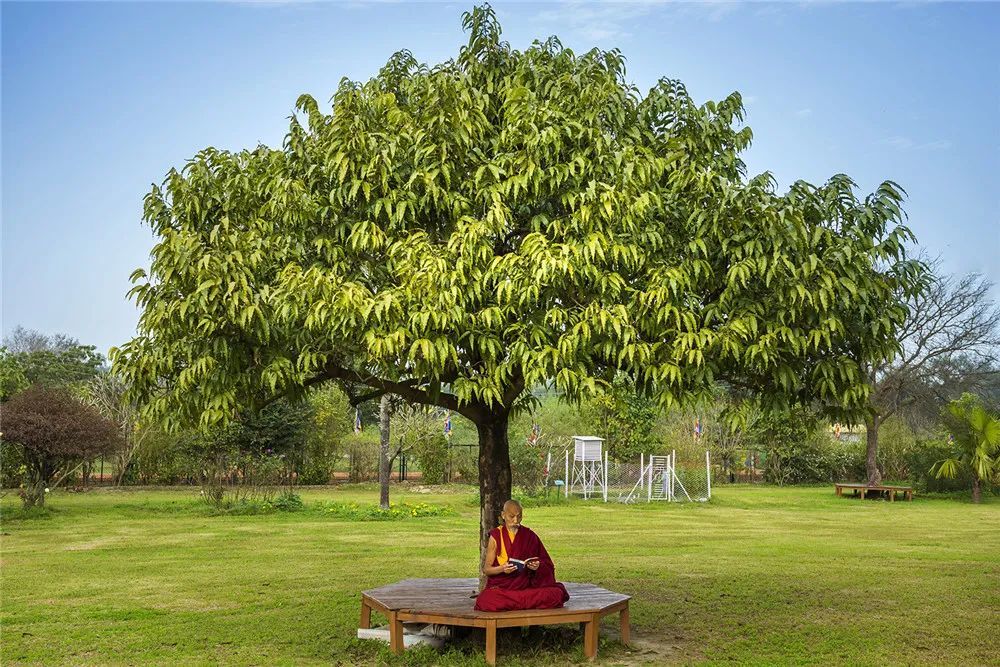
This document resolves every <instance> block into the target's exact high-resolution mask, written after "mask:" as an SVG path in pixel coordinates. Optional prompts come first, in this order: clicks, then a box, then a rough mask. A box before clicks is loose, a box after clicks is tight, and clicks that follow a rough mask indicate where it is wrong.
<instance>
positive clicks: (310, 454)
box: [299, 385, 354, 484]
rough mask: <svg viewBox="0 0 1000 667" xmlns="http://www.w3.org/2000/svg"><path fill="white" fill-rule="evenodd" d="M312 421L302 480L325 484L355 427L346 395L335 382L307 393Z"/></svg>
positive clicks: (308, 433)
mask: <svg viewBox="0 0 1000 667" xmlns="http://www.w3.org/2000/svg"><path fill="white" fill-rule="evenodd" d="M307 400H308V402H309V406H310V412H311V417H310V423H309V425H308V427H307V431H306V460H305V463H304V466H303V468H302V469H301V470H300V471H299V472H300V479H301V480H302V483H303V484H326V483H328V482H329V481H330V478H331V477H332V475H333V472H334V468H335V465H336V462H337V460H338V459H339V458H340V457H342V456H343V454H344V452H345V451H346V449H347V447H346V443H347V440H348V438H350V436H351V433H352V432H353V428H354V416H353V411H352V410H351V405H350V403H349V402H348V398H347V396H346V395H345V394H344V392H342V391H341V390H340V389H339V388H337V387H336V386H333V385H326V386H322V387H315V388H313V389H312V390H311V391H310V392H309V393H308V395H307Z"/></svg>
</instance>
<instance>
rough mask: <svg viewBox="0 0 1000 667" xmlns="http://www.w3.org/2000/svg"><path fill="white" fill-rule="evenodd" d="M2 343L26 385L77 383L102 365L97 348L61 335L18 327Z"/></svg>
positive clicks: (88, 378) (92, 375) (87, 378)
mask: <svg viewBox="0 0 1000 667" xmlns="http://www.w3.org/2000/svg"><path fill="white" fill-rule="evenodd" d="M4 345H5V347H7V349H8V350H9V352H10V354H11V356H12V357H13V359H14V360H15V361H16V362H17V364H18V365H19V366H20V369H21V372H22V373H23V374H24V377H25V379H26V380H27V382H28V384H38V383H40V384H45V385H50V386H67V385H80V384H82V383H84V382H86V381H88V380H90V379H91V378H93V377H94V376H96V375H97V374H98V373H99V372H100V370H101V368H102V367H103V366H104V356H103V355H101V354H99V353H98V352H97V348H96V347H94V346H93V345H81V344H80V341H79V340H77V339H76V338H71V337H69V336H66V335H64V334H55V335H54V336H48V335H46V334H43V333H40V332H38V331H35V330H32V329H25V328H24V327H20V326H18V327H15V328H14V330H13V331H12V332H11V334H10V335H9V336H7V337H6V338H4Z"/></svg>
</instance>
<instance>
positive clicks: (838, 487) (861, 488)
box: [833, 482, 913, 502]
mask: <svg viewBox="0 0 1000 667" xmlns="http://www.w3.org/2000/svg"><path fill="white" fill-rule="evenodd" d="M833 488H834V490H835V491H836V493H837V495H838V496H842V495H844V489H847V490H849V491H854V495H855V496H857V495H859V494H860V496H861V499H862V500H864V498H865V496H866V495H867V494H869V493H872V492H875V493H885V494H886V495H887V496H888V497H889V502H895V501H896V494H899V493H902V494H903V498H905V499H906V500H913V487H912V486H887V485H884V484H880V485H878V486H868V485H867V484H857V483H854V482H838V483H836V484H834V485H833Z"/></svg>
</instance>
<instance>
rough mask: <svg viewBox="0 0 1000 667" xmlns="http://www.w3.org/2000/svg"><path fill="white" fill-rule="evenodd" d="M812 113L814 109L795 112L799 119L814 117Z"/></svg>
mask: <svg viewBox="0 0 1000 667" xmlns="http://www.w3.org/2000/svg"><path fill="white" fill-rule="evenodd" d="M812 112H813V110H812V109H799V110H798V111H796V112H795V115H796V116H798V117H799V118H805V117H806V116H810V115H812Z"/></svg>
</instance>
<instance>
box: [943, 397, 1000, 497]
mask: <svg viewBox="0 0 1000 667" xmlns="http://www.w3.org/2000/svg"><path fill="white" fill-rule="evenodd" d="M943 416H944V422H945V428H946V429H947V430H948V432H949V433H950V434H951V439H950V442H951V444H952V446H953V450H952V455H951V456H950V457H948V458H946V459H943V460H941V461H938V462H937V463H935V464H934V466H933V467H931V473H935V474H936V476H937V477H938V478H941V477H948V478H952V479H954V478H955V476H956V475H957V474H958V472H959V471H960V470H964V469H969V470H970V471H971V472H972V502H974V503H978V502H980V501H981V500H982V489H981V484H982V481H983V480H990V479H992V478H993V477H995V476H996V475H998V474H1000V419H998V418H997V416H996V415H995V414H991V412H990V411H989V410H987V409H986V407H985V406H984V405H983V403H982V400H980V399H979V397H978V396H974V395H972V394H963V395H962V398H960V399H958V400H957V401H952V402H951V403H949V404H948V406H947V408H946V409H945V411H944V415H943Z"/></svg>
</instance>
